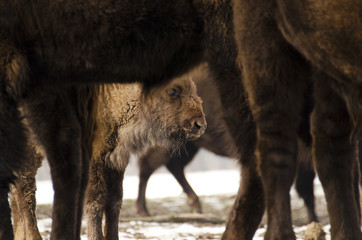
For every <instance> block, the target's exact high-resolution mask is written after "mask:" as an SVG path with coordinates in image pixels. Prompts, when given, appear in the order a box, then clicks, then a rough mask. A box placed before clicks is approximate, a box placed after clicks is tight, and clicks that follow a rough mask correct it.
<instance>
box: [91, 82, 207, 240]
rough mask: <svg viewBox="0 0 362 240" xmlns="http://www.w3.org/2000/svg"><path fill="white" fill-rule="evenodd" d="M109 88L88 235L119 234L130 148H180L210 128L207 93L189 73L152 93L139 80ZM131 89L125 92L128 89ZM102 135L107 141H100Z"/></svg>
mask: <svg viewBox="0 0 362 240" xmlns="http://www.w3.org/2000/svg"><path fill="white" fill-rule="evenodd" d="M117 86H119V87H114V86H112V88H111V89H110V88H108V87H107V86H106V87H105V89H103V91H104V93H106V94H101V95H102V96H99V98H100V99H101V101H99V103H98V114H97V121H96V131H95V142H94V144H93V157H92V161H91V166H90V182H89V185H88V189H87V194H86V195H87V201H86V209H87V210H86V211H87V219H88V239H103V234H102V216H103V213H104V214H105V220H106V224H105V230H104V237H105V239H113V240H114V239H118V218H119V211H120V209H121V205H122V180H123V175H124V171H125V169H126V166H127V164H128V161H129V157H130V153H136V154H137V153H139V152H141V151H143V150H144V149H145V148H147V147H148V146H149V147H156V146H163V147H168V148H170V147H171V148H173V149H174V150H176V149H177V148H179V147H180V146H181V145H184V143H185V141H186V140H195V139H197V138H199V137H200V135H201V134H203V133H204V131H205V128H206V122H205V115H204V113H203V110H202V106H201V103H202V101H201V99H200V98H199V97H198V96H197V94H196V87H195V84H194V83H193V82H192V81H191V80H190V78H189V77H188V76H186V77H182V78H179V79H175V80H174V81H172V82H171V83H170V84H169V85H167V86H165V87H163V88H161V89H152V90H151V92H149V93H148V95H147V96H146V97H143V98H142V96H141V95H140V94H141V88H140V86H139V85H135V84H133V85H127V86H124V85H122V86H120V85H117ZM122 93H125V94H122ZM117 96H123V99H120V101H117V102H115V101H114V99H115V98H116V97H117ZM98 139H101V141H98Z"/></svg>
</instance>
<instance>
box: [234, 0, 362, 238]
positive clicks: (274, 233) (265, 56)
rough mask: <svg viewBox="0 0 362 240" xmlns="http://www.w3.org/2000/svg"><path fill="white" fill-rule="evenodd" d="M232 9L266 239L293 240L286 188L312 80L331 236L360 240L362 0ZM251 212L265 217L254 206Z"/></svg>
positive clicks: (242, 1) (270, 2) (288, 1)
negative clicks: (250, 117)
mask: <svg viewBox="0 0 362 240" xmlns="http://www.w3.org/2000/svg"><path fill="white" fill-rule="evenodd" d="M234 6H235V7H234V16H235V29H236V30H235V32H236V35H237V43H238V47H239V54H240V60H241V63H242V66H243V76H244V85H245V87H246V90H247V93H248V95H249V100H250V106H251V109H252V113H253V117H254V119H255V121H256V126H257V139H258V143H257V149H256V155H257V159H258V167H259V169H260V173H261V176H262V182H263V185H264V190H265V198H266V208H267V214H268V230H267V232H266V235H265V239H268V240H277V239H279V240H281V239H283V240H289V239H295V235H294V232H293V228H292V224H291V214H290V213H291V212H290V199H289V194H288V193H289V189H290V187H291V185H292V183H293V180H294V176H295V172H296V166H297V165H296V155H297V139H296V136H297V129H298V126H299V122H300V112H301V108H302V105H303V94H304V92H305V89H306V87H305V86H306V84H307V82H308V81H311V79H313V82H314V92H315V94H314V97H315V108H314V112H313V116H312V120H311V129H312V135H313V157H314V162H315V166H316V169H317V172H318V175H319V178H320V180H321V182H322V185H323V188H324V191H325V195H326V199H327V204H328V212H329V216H330V223H331V236H332V239H333V240H341V239H344V240H347V239H348V240H352V239H353V240H357V239H358V240H360V239H362V234H361V228H360V227H361V217H360V201H359V186H358V182H359V180H358V178H359V171H358V167H357V163H358V162H357V159H356V157H357V154H356V153H357V150H356V147H357V139H358V138H359V137H360V136H358V133H359V131H360V130H361V124H360V123H361V116H362V115H361V114H362V105H361V99H362V98H361V92H362V23H361V12H362V5H361V2H360V1H358V0H350V1H332V2H326V1H320V0H317V1H293V0H278V1H277V0H257V1H248V0H235V1H234ZM311 69H312V71H311ZM312 75H313V77H312ZM252 212H253V214H251V215H250V216H254V217H255V216H256V215H258V214H259V215H260V216H261V215H262V213H261V212H260V211H259V210H258V209H256V208H255V209H254V210H253V211H252ZM258 223H259V221H256V222H255V225H254V227H255V228H256V227H257V224H258ZM239 239H251V235H249V237H241V236H239Z"/></svg>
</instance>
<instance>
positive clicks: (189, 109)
mask: <svg viewBox="0 0 362 240" xmlns="http://www.w3.org/2000/svg"><path fill="white" fill-rule="evenodd" d="M140 106H142V110H141V112H142V113H143V114H145V115H146V116H145V119H147V121H148V124H150V125H149V127H150V128H151V129H152V131H153V134H154V135H156V136H157V137H156V138H155V139H158V140H159V139H160V136H159V134H163V137H161V138H164V140H166V141H170V142H171V143H172V144H175V143H179V144H183V143H184V142H185V141H187V140H195V139H197V138H199V137H200V136H201V135H202V134H203V133H204V132H205V129H206V126H207V124H206V120H205V114H204V111H203V108H202V100H201V99H200V97H199V96H198V95H197V92H196V85H195V84H194V82H193V81H192V80H191V78H190V77H189V75H186V76H182V77H180V78H176V79H174V80H173V81H172V82H171V83H169V84H168V85H166V86H161V87H158V88H154V89H151V90H150V91H149V92H148V94H146V95H144V96H143V98H142V104H140ZM162 145H167V144H164V143H163V144H162Z"/></svg>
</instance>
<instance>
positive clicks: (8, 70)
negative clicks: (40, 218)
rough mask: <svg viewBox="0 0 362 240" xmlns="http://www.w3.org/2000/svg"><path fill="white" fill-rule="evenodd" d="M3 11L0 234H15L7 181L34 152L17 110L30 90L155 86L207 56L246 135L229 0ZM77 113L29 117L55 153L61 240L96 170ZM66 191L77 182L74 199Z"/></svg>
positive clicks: (24, 6)
mask: <svg viewBox="0 0 362 240" xmlns="http://www.w3.org/2000/svg"><path fill="white" fill-rule="evenodd" d="M0 11H1V14H0V29H1V31H0V63H1V64H0V103H1V105H0V131H1V132H0V133H1V134H0V135H1V136H2V137H1V138H0V143H1V144H0V146H2V148H1V152H2V157H1V159H0V238H2V239H12V238H13V237H12V231H11V223H10V210H9V206H8V200H7V193H8V191H9V182H10V181H11V180H12V179H13V178H14V175H13V171H16V170H19V169H20V167H21V166H23V165H24V163H25V162H26V161H27V160H26V159H27V158H28V156H29V154H30V153H29V152H28V151H27V150H26V146H27V135H28V133H27V129H26V128H25V127H24V125H23V124H22V122H21V117H20V114H19V112H18V111H17V108H18V104H19V102H21V101H20V100H21V99H22V98H23V97H24V96H31V97H30V100H29V97H26V98H24V101H27V102H29V103H30V102H36V101H37V100H36V99H40V98H42V97H41V96H42V95H43V94H44V93H45V92H52V91H53V92H54V91H56V90H55V89H63V88H66V87H67V86H68V85H74V84H82V83H95V82H98V83H99V82H103V83H104V82H131V81H135V80H137V81H140V82H144V83H145V84H146V85H147V86H151V85H155V84H158V83H161V82H164V81H167V80H169V79H170V78H171V77H172V76H176V75H179V74H181V73H184V72H186V71H187V70H188V69H190V68H191V67H192V66H195V64H197V63H199V62H200V61H201V60H206V61H208V62H209V63H210V66H211V69H212V71H213V73H214V74H215V75H216V76H217V79H218V81H217V82H218V87H219V88H220V92H221V96H222V99H223V100H222V102H223V105H224V106H225V107H224V111H225V112H226V114H225V118H226V119H227V123H228V125H229V126H230V127H231V128H232V129H233V132H235V135H234V133H233V135H234V137H235V141H236V142H239V141H238V137H239V136H240V135H241V131H238V130H239V127H238V126H240V125H242V124H243V122H244V119H245V118H243V116H245V114H244V113H245V111H244V110H243V107H242V106H241V104H240V103H241V102H244V101H243V100H245V96H244V95H243V94H241V93H242V92H243V89H242V85H241V81H240V71H239V70H238V68H237V66H236V63H235V59H236V46H235V43H234V34H233V28H232V11H231V4H230V1H229V0H225V1H224V0H219V1H211V0H210V1H200V0H190V1H189V0H188V1H184V0H176V1H172V2H170V1H168V0H158V1H146V2H145V1H138V0H136V1H132V2H128V1H111V0H106V1H104V0H102V1H100V0H96V1H88V0H77V1H74V0H65V1H60V2H59V1H54V0H50V1H40V0H32V1H24V0H16V1H10V0H4V1H1V3H0ZM31 99H34V100H31ZM50 99H52V94H50ZM39 101H41V100H39ZM60 102H61V101H60ZM43 105H44V107H45V108H43V106H41V104H37V106H38V107H33V108H31V111H29V114H33V115H34V116H37V115H42V114H44V115H48V117H49V118H50V119H53V120H54V122H56V120H57V119H56V118H62V116H63V115H64V116H67V115H66V114H65V113H66V112H68V111H70V109H68V107H69V106H68V104H64V103H58V104H56V105H55V106H56V107H55V108H47V107H48V105H49V106H50V105H51V104H47V102H45V104H43ZM43 109H44V110H45V111H43ZM37 111H39V112H37ZM247 112H248V111H247ZM55 113H56V114H55ZM30 117H31V116H30ZM34 119H36V117H34ZM73 119H74V116H69V117H66V118H65V119H64V120H65V121H64V124H62V125H56V124H54V125H53V124H48V123H43V122H40V123H37V122H36V121H33V124H29V125H30V126H31V129H30V130H31V132H33V133H34V134H35V136H37V137H36V138H37V139H40V141H39V142H40V143H41V144H42V146H43V147H44V150H45V152H46V154H47V158H48V159H49V161H51V162H50V166H51V171H52V178H53V183H54V189H55V201H54V212H53V227H52V238H53V239H67V240H70V239H79V226H80V222H79V221H80V218H79V217H76V215H79V214H80V213H81V208H80V209H77V207H76V206H77V205H78V204H79V205H81V204H82V201H81V199H82V198H83V193H84V191H83V190H82V189H84V187H82V186H85V183H86V182H87V179H86V176H87V171H88V168H87V162H84V161H83V160H84V158H83V157H82V156H81V152H82V151H81V150H80V148H79V147H80V137H81V135H82V134H81V131H80V127H79V123H78V122H77V121H73ZM40 121H41V119H40ZM37 126H38V127H37ZM49 139H57V140H56V141H55V142H54V141H49ZM50 142H51V143H52V144H49V143H50ZM66 143H67V144H66ZM53 144H54V145H53ZM9 146H10V147H9ZM242 146H246V145H242ZM55 148H56V149H55ZM243 148H244V147H241V149H240V150H241V152H242V153H243V151H244V149H243ZM53 150H54V151H53ZM50 156H51V157H50ZM59 156H61V157H59ZM50 159H54V160H50ZM82 159H83V160H82ZM65 166H66V167H65ZM81 176H83V177H81ZM64 189H73V190H72V191H71V192H70V193H69V196H71V195H72V196H73V197H69V196H66V195H65V194H64V192H65V191H64ZM62 195H63V196H64V197H63V196H62Z"/></svg>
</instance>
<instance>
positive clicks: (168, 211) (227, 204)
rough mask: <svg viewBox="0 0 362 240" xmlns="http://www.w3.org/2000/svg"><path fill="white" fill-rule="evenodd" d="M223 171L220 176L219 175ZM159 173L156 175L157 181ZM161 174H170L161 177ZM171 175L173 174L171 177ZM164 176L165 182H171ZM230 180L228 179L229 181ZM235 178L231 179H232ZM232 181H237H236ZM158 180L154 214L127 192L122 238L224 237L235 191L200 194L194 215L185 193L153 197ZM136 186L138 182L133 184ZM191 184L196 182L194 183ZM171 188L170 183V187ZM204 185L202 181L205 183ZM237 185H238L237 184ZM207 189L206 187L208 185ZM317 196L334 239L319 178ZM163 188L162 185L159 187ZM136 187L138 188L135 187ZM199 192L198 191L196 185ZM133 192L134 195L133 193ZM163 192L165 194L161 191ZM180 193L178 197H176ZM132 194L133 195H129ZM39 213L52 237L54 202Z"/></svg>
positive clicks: (300, 230) (297, 202)
mask: <svg viewBox="0 0 362 240" xmlns="http://www.w3.org/2000/svg"><path fill="white" fill-rule="evenodd" d="M217 174H219V175H217ZM224 174H225V175H227V176H230V177H229V179H232V175H233V174H235V175H237V171H230V170H227V171H224V172H222V173H220V172H209V173H192V174H189V176H188V178H190V179H194V181H196V179H202V180H203V182H205V183H207V182H209V181H211V180H210V179H212V178H213V176H215V175H217V176H218V177H220V176H222V175H224ZM157 177H160V176H157V174H156V175H155V176H154V177H153V178H155V179H156V182H157ZM161 177H164V178H165V177H166V175H165V176H161ZM169 177H170V176H169ZM164 178H161V180H160V181H162V182H170V181H171V180H172V177H170V180H165V179H164ZM225 181H226V180H225ZM230 181H231V180H230ZM232 181H235V179H234V180H232ZM132 182H134V181H133V180H132ZM156 182H153V183H152V182H150V183H149V185H150V186H149V188H150V189H149V190H150V193H149V195H150V196H151V197H150V198H149V199H148V201H147V204H148V209H149V211H150V213H151V215H152V216H151V217H137V215H136V209H135V199H134V198H132V196H131V197H127V191H126V193H125V195H126V199H125V200H124V203H123V208H122V210H121V216H120V221H119V236H120V239H177V240H181V239H187V240H188V239H190V240H191V239H220V238H221V235H222V232H223V231H224V229H225V221H226V218H227V216H228V213H229V211H230V208H231V206H232V204H233V202H234V199H235V193H236V191H235V192H234V193H230V192H229V193H223V194H215V193H213V194H210V195H207V194H204V195H202V196H200V200H201V202H202V207H203V211H204V213H203V214H194V213H191V212H190V209H189V207H188V205H187V204H186V202H187V199H186V196H185V195H184V194H182V193H181V192H179V193H178V194H170V195H173V196H171V197H162V198H157V197H154V196H153V192H154V191H155V190H152V187H153V186H152V185H153V184H158V185H159V184H160V183H158V182H157V183H156ZM132 184H134V186H136V185H137V182H135V183H132ZM132 184H131V183H130V182H129V181H128V182H127V179H126V180H125V187H127V186H129V188H130V187H132V188H134V186H131V185H132ZM191 185H193V186H194V185H195V184H194V183H191ZM169 187H170V186H169ZM176 187H177V184H176V185H175V186H174V187H172V186H171V189H169V192H170V193H172V191H174V189H175V188H176ZM201 187H202V184H201ZM234 187H235V186H234ZM204 188H205V187H204ZM315 188H316V189H315V195H316V210H317V215H318V217H319V219H320V222H321V223H322V225H323V228H324V231H325V232H326V233H327V235H326V240H328V239H330V235H329V225H328V215H327V212H326V203H325V200H324V196H323V191H322V188H321V186H320V183H319V181H318V179H316V180H315ZM158 189H160V188H158ZM133 190H135V189H133ZM163 191H167V188H163ZM195 191H196V192H198V190H197V189H196V188H195ZM131 195H132V194H131ZM161 195H162V194H161ZM175 195H176V196H175ZM128 196H129V195H128ZM291 196H292V213H293V224H294V230H295V232H296V235H297V238H298V240H301V239H305V230H306V228H307V227H306V224H307V212H306V210H305V208H304V204H303V201H302V200H301V199H300V198H299V197H298V196H297V194H296V193H295V190H294V189H292V191H291ZM37 215H38V218H39V228H40V231H41V233H42V235H43V237H44V239H49V233H50V225H51V218H50V217H51V204H44V203H42V204H38V208H37ZM264 233H265V219H264V220H263V223H262V224H261V225H260V228H259V229H258V231H257V233H256V234H255V237H254V240H261V239H263V238H262V237H263V235H264ZM82 239H83V240H86V239H87V238H86V222H85V221H84V222H83V227H82Z"/></svg>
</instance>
